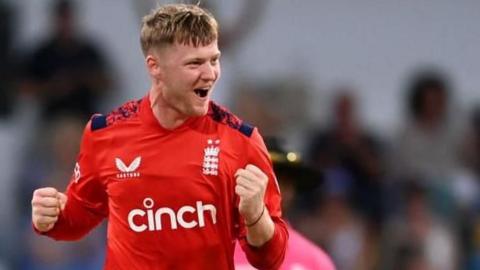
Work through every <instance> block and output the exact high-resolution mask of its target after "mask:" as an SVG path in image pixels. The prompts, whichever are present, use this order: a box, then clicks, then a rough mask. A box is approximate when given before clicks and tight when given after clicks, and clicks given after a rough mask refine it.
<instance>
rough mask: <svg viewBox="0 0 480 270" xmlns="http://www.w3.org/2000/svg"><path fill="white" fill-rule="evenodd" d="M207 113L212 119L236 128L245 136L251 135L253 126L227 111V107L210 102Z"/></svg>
mask: <svg viewBox="0 0 480 270" xmlns="http://www.w3.org/2000/svg"><path fill="white" fill-rule="evenodd" d="M208 115H209V116H210V117H211V118H212V119H213V120H214V121H216V122H218V123H222V124H224V125H227V126H229V127H231V128H233V129H236V130H238V131H240V133H242V134H243V135H245V136H247V137H250V136H252V133H253V129H254V127H252V126H251V125H249V124H247V123H245V122H244V121H242V120H240V118H238V117H237V116H235V115H234V114H232V113H231V112H229V111H228V110H227V109H225V108H223V107H221V106H219V105H217V104H215V103H214V102H210V108H209V111H208Z"/></svg>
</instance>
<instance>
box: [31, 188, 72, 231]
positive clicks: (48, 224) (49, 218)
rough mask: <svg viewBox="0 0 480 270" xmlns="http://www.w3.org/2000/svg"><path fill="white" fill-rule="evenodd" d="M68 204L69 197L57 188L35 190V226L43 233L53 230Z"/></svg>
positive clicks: (33, 219)
mask: <svg viewBox="0 0 480 270" xmlns="http://www.w3.org/2000/svg"><path fill="white" fill-rule="evenodd" d="M66 203H67V196H66V195H65V194H63V193H61V192H58V191H57V190H56V189H55V188H51V187H47V188H39V189H37V190H35V191H34V192H33V198H32V222H33V226H35V228H36V229H37V230H39V231H41V232H47V231H49V230H51V229H52V228H53V226H54V225H55V223H56V222H57V220H58V216H59V215H60V211H62V210H63V209H64V208H65V204H66Z"/></svg>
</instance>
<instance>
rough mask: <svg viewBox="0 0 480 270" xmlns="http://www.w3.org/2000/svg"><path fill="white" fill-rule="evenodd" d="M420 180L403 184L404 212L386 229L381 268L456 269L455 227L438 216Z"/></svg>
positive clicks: (389, 223) (456, 246) (456, 243)
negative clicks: (436, 216) (437, 217)
mask: <svg viewBox="0 0 480 270" xmlns="http://www.w3.org/2000/svg"><path fill="white" fill-rule="evenodd" d="M420 183H421V182H420V181H419V180H416V181H411V182H409V183H408V184H406V185H405V186H404V189H403V190H402V194H403V196H404V202H405V203H404V204H403V205H402V206H403V208H402V209H403V210H402V212H401V213H400V214H399V215H398V216H395V217H392V218H391V219H390V221H389V222H388V223H387V224H386V226H385V227H384V230H383V239H382V242H383V245H382V256H381V259H382V261H383V262H384V264H383V268H382V269H397V268H396V267H398V266H399V265H403V266H404V267H405V268H398V269H439V270H453V269H457V268H458V267H457V266H458V263H459V261H458V260H459V257H458V255H459V254H458V250H459V246H458V239H456V237H455V233H456V232H455V231H454V230H452V228H451V227H449V225H448V224H444V223H443V222H442V221H441V220H438V219H436V218H435V216H434V215H433V214H432V212H431V206H430V205H429V202H428V200H427V192H426V190H425V188H424V187H422V186H421V185H422V184H420Z"/></svg>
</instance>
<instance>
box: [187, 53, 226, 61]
mask: <svg viewBox="0 0 480 270" xmlns="http://www.w3.org/2000/svg"><path fill="white" fill-rule="evenodd" d="M221 54H222V53H221V52H218V53H216V54H214V55H213V56H212V57H208V58H201V57H195V58H188V59H186V61H185V62H196V61H200V62H202V61H205V60H207V59H210V58H220V55H221Z"/></svg>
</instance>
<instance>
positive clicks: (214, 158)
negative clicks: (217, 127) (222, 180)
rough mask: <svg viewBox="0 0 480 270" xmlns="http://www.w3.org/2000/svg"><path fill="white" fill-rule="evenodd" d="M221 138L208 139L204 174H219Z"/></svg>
mask: <svg viewBox="0 0 480 270" xmlns="http://www.w3.org/2000/svg"><path fill="white" fill-rule="evenodd" d="M219 146H220V140H208V141H207V147H206V148H205V149H204V150H203V151H204V156H203V166H202V169H203V174H204V175H218V154H219V153H220V147H219Z"/></svg>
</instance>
